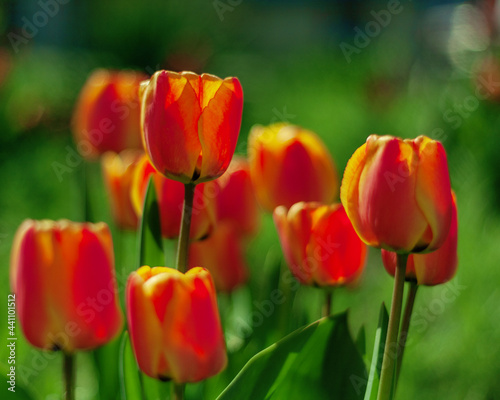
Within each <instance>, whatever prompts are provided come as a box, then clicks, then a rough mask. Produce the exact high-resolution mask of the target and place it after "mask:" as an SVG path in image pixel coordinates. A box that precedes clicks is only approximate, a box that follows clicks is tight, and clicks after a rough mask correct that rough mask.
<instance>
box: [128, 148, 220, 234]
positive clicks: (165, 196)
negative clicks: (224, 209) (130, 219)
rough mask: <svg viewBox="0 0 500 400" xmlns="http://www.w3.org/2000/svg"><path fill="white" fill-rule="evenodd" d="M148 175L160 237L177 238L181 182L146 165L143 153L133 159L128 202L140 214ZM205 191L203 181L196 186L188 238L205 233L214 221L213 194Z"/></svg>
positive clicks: (179, 220) (182, 198) (182, 188)
mask: <svg viewBox="0 0 500 400" xmlns="http://www.w3.org/2000/svg"><path fill="white" fill-rule="evenodd" d="M150 177H151V178H152V182H153V184H154V186H155V190H156V195H157V198H158V204H159V207H160V220H161V231H162V236H163V237H165V238H167V239H174V238H177V237H178V236H179V231H180V226H181V217H182V204H183V201H184V185H183V184H182V183H180V182H178V181H174V180H172V179H169V178H165V177H164V176H163V175H161V174H160V173H158V172H157V171H156V170H155V169H154V167H153V166H152V165H151V164H150V162H149V160H148V157H147V156H146V155H144V156H143V157H142V159H141V160H139V161H138V162H137V167H136V168H135V172H134V178H133V180H132V194H131V195H132V204H133V205H134V208H135V211H136V213H137V214H138V215H139V216H141V215H142V207H143V202H144V196H146V190H147V184H148V181H149V179H150ZM208 190H209V188H208V187H207V186H206V184H205V183H201V184H199V185H196V189H195V193H194V202H193V210H192V215H193V217H192V223H191V231H190V238H191V239H192V240H198V239H200V238H203V237H205V236H207V235H209V234H210V232H211V231H212V229H213V225H214V223H215V205H214V202H213V200H212V198H213V196H210V195H209V192H208Z"/></svg>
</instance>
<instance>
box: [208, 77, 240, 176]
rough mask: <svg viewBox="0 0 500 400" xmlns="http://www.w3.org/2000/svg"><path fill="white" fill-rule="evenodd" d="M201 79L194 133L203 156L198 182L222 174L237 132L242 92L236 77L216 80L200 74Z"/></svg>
mask: <svg viewBox="0 0 500 400" xmlns="http://www.w3.org/2000/svg"><path fill="white" fill-rule="evenodd" d="M201 80H202V82H203V95H202V108H203V111H202V113H201V116H200V120H199V123H198V134H199V138H200V142H201V146H202V149H203V153H202V166H201V172H200V175H201V176H200V179H199V181H205V180H210V179H214V178H217V177H218V176H220V175H222V174H223V173H224V171H225V170H226V169H227V167H228V166H229V163H230V162H231V158H232V157H233V154H234V150H235V149H236V143H237V141H238V135H239V132H240V125H241V115H242V112H243V91H242V89H241V85H240V82H239V81H238V79H236V78H226V79H224V80H223V81H221V80H219V81H217V80H214V79H213V78H209V76H206V75H202V76H201ZM205 104H206V105H205Z"/></svg>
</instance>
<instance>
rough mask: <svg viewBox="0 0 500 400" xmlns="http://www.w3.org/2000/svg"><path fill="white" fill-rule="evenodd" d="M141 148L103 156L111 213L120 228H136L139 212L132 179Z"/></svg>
mask: <svg viewBox="0 0 500 400" xmlns="http://www.w3.org/2000/svg"><path fill="white" fill-rule="evenodd" d="M143 154H144V153H143V152H142V151H141V150H124V151H123V152H121V153H120V154H116V153H113V152H107V153H105V154H104V155H103V156H102V158H101V166H102V174H103V180H104V184H105V186H106V189H107V192H108V197H109V202H110V206H111V213H112V215H113V220H114V221H115V224H116V225H117V226H118V227H119V228H120V229H130V230H136V229H137V226H138V221H139V219H138V217H137V212H136V210H135V208H134V206H133V204H132V196H131V189H132V179H133V177H134V172H135V168H136V167H137V163H138V161H139V159H141V157H142V155H143Z"/></svg>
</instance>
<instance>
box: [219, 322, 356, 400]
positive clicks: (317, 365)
mask: <svg viewBox="0 0 500 400" xmlns="http://www.w3.org/2000/svg"><path fill="white" fill-rule="evenodd" d="M365 375H366V370H365V366H364V363H363V360H362V358H361V356H360V354H359V352H358V350H357V349H356V346H355V344H354V342H353V340H352V338H351V336H350V334H349V330H348V327H347V314H346V313H342V314H340V315H337V316H332V317H328V318H323V319H321V320H319V321H317V322H314V323H313V324H311V325H309V326H307V327H304V328H301V329H299V330H297V331H295V332H293V333H291V334H290V335H288V336H286V337H285V338H283V339H281V340H280V341H278V342H277V343H275V344H273V345H272V346H270V347H268V348H267V349H265V350H263V351H261V352H260V353H258V354H257V355H255V356H254V357H253V358H252V359H251V360H250V361H249V362H248V363H247V365H246V366H245V367H244V368H243V369H242V370H241V372H240V373H239V374H238V375H237V376H236V378H235V379H234V380H233V382H231V384H230V385H229V386H228V387H227V389H226V390H225V391H224V392H223V393H222V394H221V395H220V396H219V397H218V400H227V399H236V398H237V399H240V400H251V399H292V400H293V399H305V398H313V399H332V398H338V399H344V400H349V399H359V398H361V397H362V393H363V392H362V391H361V390H359V389H358V388H356V387H354V386H353V385H352V383H351V379H352V377H357V376H361V377H362V376H365Z"/></svg>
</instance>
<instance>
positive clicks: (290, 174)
mask: <svg viewBox="0 0 500 400" xmlns="http://www.w3.org/2000/svg"><path fill="white" fill-rule="evenodd" d="M248 154H249V160H250V173H251V176H252V181H253V183H254V186H255V190H256V196H257V200H258V201H259V203H260V204H261V206H262V207H263V208H264V209H265V210H267V211H271V212H272V211H273V210H274V209H275V208H276V207H277V206H280V205H283V206H285V207H287V208H290V207H291V206H292V205H293V204H295V203H297V202H299V201H306V202H309V201H318V202H322V203H330V202H332V201H333V200H334V199H335V198H336V197H337V191H338V177H337V172H336V169H335V166H334V164H333V160H332V157H331V156H330V154H329V152H328V150H327V148H326V147H325V145H324V144H323V142H322V141H321V139H320V138H319V137H318V136H317V135H316V134H315V133H313V132H311V131H308V130H305V129H303V128H301V127H299V126H295V125H289V124H285V123H277V124H272V125H270V126H268V127H263V126H254V127H253V128H252V130H251V132H250V136H249V139H248Z"/></svg>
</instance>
